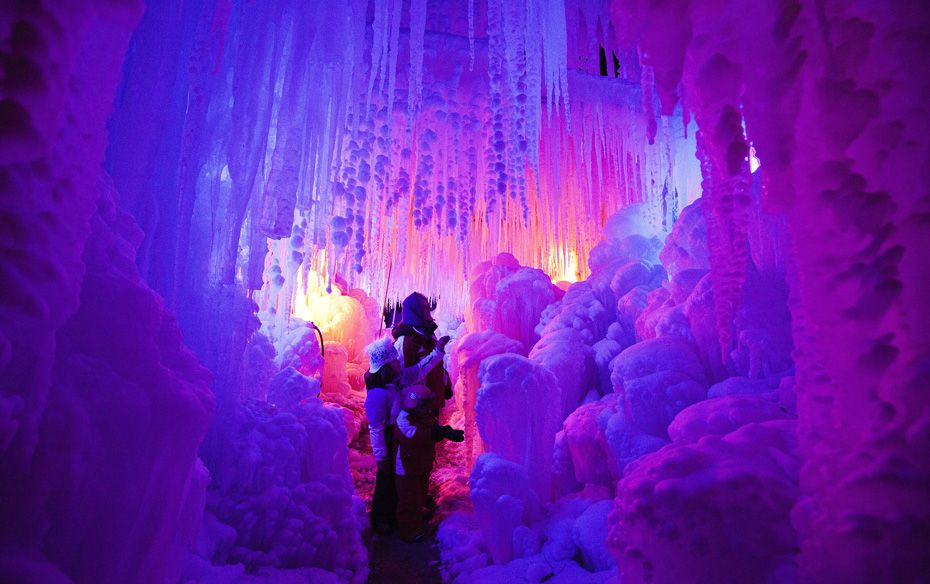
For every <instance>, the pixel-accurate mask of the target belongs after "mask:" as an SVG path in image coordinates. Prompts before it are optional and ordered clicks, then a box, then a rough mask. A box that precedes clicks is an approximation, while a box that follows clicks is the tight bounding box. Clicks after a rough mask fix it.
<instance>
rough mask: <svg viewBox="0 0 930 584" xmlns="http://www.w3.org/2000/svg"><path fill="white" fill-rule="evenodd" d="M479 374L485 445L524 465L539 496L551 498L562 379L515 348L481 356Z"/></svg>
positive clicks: (478, 411) (479, 409) (478, 404)
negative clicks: (553, 456)
mask: <svg viewBox="0 0 930 584" xmlns="http://www.w3.org/2000/svg"><path fill="white" fill-rule="evenodd" d="M478 380H479V382H480V384H481V385H480V387H479V388H478V399H477V402H476V403H475V415H476V419H477V423H478V430H479V432H481V440H482V441H483V442H484V447H485V450H486V451H487V452H491V453H494V454H497V455H499V456H500V457H501V458H504V459H506V460H509V461H511V462H514V463H516V464H519V465H521V466H522V467H523V468H524V469H525V471H526V472H527V474H528V477H529V482H530V485H531V487H532V488H533V490H534V492H535V494H536V496H537V497H538V498H539V500H540V501H544V502H545V501H548V500H549V498H550V495H551V493H550V485H549V476H550V474H551V472H552V470H551V469H552V447H553V442H554V440H555V434H556V432H558V430H559V425H560V423H561V419H562V418H561V409H562V403H561V400H560V391H559V385H558V380H557V379H556V378H555V376H554V375H553V374H552V373H551V372H550V371H549V370H548V369H547V368H545V367H544V366H542V365H539V364H538V363H536V362H535V361H532V360H530V359H527V358H526V357H523V356H520V355H516V354H513V353H504V354H502V355H495V356H492V357H489V358H487V359H485V360H484V361H482V363H481V365H480V367H479V369H478Z"/></svg>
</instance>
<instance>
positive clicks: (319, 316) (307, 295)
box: [291, 265, 351, 334]
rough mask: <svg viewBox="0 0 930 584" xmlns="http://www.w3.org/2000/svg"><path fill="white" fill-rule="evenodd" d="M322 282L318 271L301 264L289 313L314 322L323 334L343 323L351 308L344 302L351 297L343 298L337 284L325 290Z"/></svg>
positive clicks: (336, 328) (348, 300)
mask: <svg viewBox="0 0 930 584" xmlns="http://www.w3.org/2000/svg"><path fill="white" fill-rule="evenodd" d="M305 270H306V271H305ZM324 284H325V282H324V280H323V278H322V277H321V276H320V274H319V272H317V271H316V270H314V269H313V268H305V266H303V265H301V266H300V268H298V270H297V289H296V291H295V297H294V304H293V309H292V311H291V314H293V315H294V316H296V317H297V318H300V319H303V320H306V321H308V322H312V323H314V324H316V325H317V326H318V327H320V330H321V331H323V333H324V334H325V333H332V332H333V331H334V330H338V329H339V328H340V325H341V324H345V323H344V322H343V321H344V320H345V318H346V317H347V316H348V315H349V312H350V310H351V309H350V308H348V307H347V306H346V303H347V302H351V299H350V298H344V297H343V296H342V292H341V291H340V290H339V288H338V287H337V286H333V287H332V291H331V292H327V290H326V287H325V286H324Z"/></svg>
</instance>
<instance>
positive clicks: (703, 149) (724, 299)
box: [692, 53, 749, 358]
mask: <svg viewBox="0 0 930 584" xmlns="http://www.w3.org/2000/svg"><path fill="white" fill-rule="evenodd" d="M738 74H739V73H738V65H736V64H734V63H732V62H730V61H729V60H728V59H726V57H723V56H722V55H720V54H719V53H718V54H715V55H714V56H712V57H711V58H710V59H709V60H708V61H706V62H705V63H704V64H703V65H702V66H701V73H700V78H699V80H698V81H697V89H695V90H693V91H694V92H695V93H697V94H698V97H696V98H695V99H696V101H698V102H702V101H703V100H704V99H708V100H713V99H714V97H705V93H712V94H714V95H715V97H716V95H717V94H718V93H720V94H722V95H724V96H726V98H728V99H730V100H731V101H729V102H718V103H713V104H710V103H708V104H705V105H700V106H697V107H695V106H692V107H695V110H696V111H695V118H696V119H697V121H698V126H699V127H701V129H700V130H698V134H697V136H696V138H697V142H698V150H697V156H698V158H699V159H700V160H701V174H702V175H703V176H704V182H703V183H702V186H703V185H706V186H707V187H708V188H705V189H704V197H705V199H706V207H705V208H706V209H707V211H708V212H707V213H706V214H705V220H706V221H707V242H708V250H709V252H710V273H711V278H712V281H713V283H714V306H715V314H716V320H717V334H718V337H719V339H720V351H721V355H722V356H723V357H724V358H725V356H726V355H727V354H728V353H729V351H730V348H731V344H732V340H733V338H732V335H733V331H732V328H731V327H732V321H733V315H734V314H735V313H736V311H737V309H738V308H739V296H740V289H741V288H742V285H743V282H744V281H745V277H746V269H747V266H748V260H749V242H748V228H747V225H748V222H749V162H748V159H747V157H748V155H749V147H748V144H747V143H746V138H745V135H744V134H743V126H742V115H741V114H740V112H739V102H738V98H737V91H738V85H737V84H738ZM704 107H708V108H709V109H708V110H704V109H703V108H704Z"/></svg>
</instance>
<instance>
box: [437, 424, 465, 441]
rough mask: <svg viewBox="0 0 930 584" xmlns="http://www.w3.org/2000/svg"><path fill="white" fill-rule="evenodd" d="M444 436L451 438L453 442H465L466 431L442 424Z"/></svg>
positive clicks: (447, 438)
mask: <svg viewBox="0 0 930 584" xmlns="http://www.w3.org/2000/svg"><path fill="white" fill-rule="evenodd" d="M441 430H442V437H443V438H445V439H446V440H451V441H453V442H464V441H465V431H464V430H456V429H455V428H453V427H452V426H442V428H441Z"/></svg>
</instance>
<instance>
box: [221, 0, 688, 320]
mask: <svg viewBox="0 0 930 584" xmlns="http://www.w3.org/2000/svg"><path fill="white" fill-rule="evenodd" d="M274 4H275V6H266V5H265V3H258V4H254V3H243V4H242V5H239V6H237V10H238V12H237V13H236V14H234V15H226V19H227V22H226V26H227V27H228V30H226V33H225V34H226V37H224V38H228V39H230V40H229V42H235V43H238V46H237V50H236V59H235V62H234V63H232V68H233V71H232V76H231V77H232V82H231V84H229V85H227V84H215V85H214V86H213V87H212V90H213V91H215V92H220V93H221V94H223V95H225V96H226V98H227V100H228V99H229V97H231V101H232V103H233V117H234V118H235V117H236V115H237V113H238V115H239V116H240V117H241V118H242V119H241V120H236V119H233V120H232V121H233V123H232V127H233V133H236V132H237V131H238V132H242V133H245V134H247V135H246V136H244V138H245V139H240V140H239V143H238V144H232V143H231V144H230V145H229V147H228V148H227V152H228V153H229V155H228V156H227V157H226V159H225V160H224V157H222V156H220V157H217V158H215V159H214V160H215V163H216V164H224V163H225V164H226V167H227V168H226V172H222V171H216V172H212V173H210V176H211V177H213V180H227V181H231V182H232V183H233V186H232V188H233V190H235V189H236V186H235V183H237V182H238V183H240V186H239V188H245V189H249V188H254V189H255V190H256V194H257V195H258V198H259V201H260V202H259V204H258V205H257V211H256V215H257V216H255V217H253V218H252V219H251V220H250V221H251V223H250V225H251V226H252V228H253V229H254V228H255V226H256V225H257V227H258V231H259V232H260V233H261V234H262V235H263V236H265V237H267V238H269V239H270V240H282V239H288V240H289V242H290V243H289V245H288V246H286V249H284V248H282V246H280V245H271V246H269V249H270V250H271V253H272V256H273V258H272V260H271V261H270V263H268V262H266V265H270V266H272V269H273V270H274V273H273V274H271V273H270V272H268V271H266V276H265V280H266V282H267V281H270V279H273V278H272V276H273V277H276V278H284V279H285V280H287V279H288V278H289V277H291V278H293V277H295V276H296V274H297V273H298V270H297V268H298V267H299V266H300V265H301V264H306V266H305V267H306V268H307V269H305V270H304V272H303V273H310V272H311V270H313V271H316V272H318V273H321V274H323V275H324V277H325V278H326V279H327V280H331V279H332V278H333V277H334V276H335V275H336V274H340V275H342V276H343V277H345V278H347V279H348V280H349V283H350V284H351V285H352V286H357V287H361V288H364V289H366V290H367V291H368V292H369V293H370V294H372V295H374V296H376V297H382V296H387V295H390V296H395V295H397V294H399V293H400V292H401V291H403V290H413V289H416V290H423V291H427V292H429V293H432V294H435V295H437V296H440V297H442V298H445V299H447V300H446V301H445V302H446V306H445V308H448V309H450V310H452V311H456V312H461V309H462V308H463V307H464V302H465V298H464V297H463V295H462V294H461V291H462V290H465V289H467V279H468V270H469V269H470V268H471V267H472V266H473V265H474V264H476V263H477V262H480V261H482V260H484V259H486V258H488V257H492V256H494V255H496V254H497V253H499V252H501V251H508V252H511V253H513V254H514V255H515V256H516V257H517V258H519V259H520V261H521V262H523V263H524V264H525V265H531V266H536V267H539V268H541V269H543V270H545V271H546V272H547V273H549V274H550V275H552V276H553V278H554V279H555V280H559V279H564V280H569V281H574V280H578V279H581V278H584V277H585V276H586V275H587V254H588V251H589V250H590V249H591V248H592V247H593V246H594V245H595V244H596V243H597V241H598V240H599V239H600V237H601V234H602V228H603V225H604V222H605V220H606V218H607V217H609V216H610V215H611V214H613V213H614V212H615V211H616V210H618V209H619V208H621V207H623V206H624V205H627V204H630V203H634V202H645V203H647V204H648V205H650V206H651V207H652V208H653V209H654V213H653V216H654V223H655V229H656V232H657V233H659V232H661V231H662V230H663V229H664V228H667V226H669V225H670V224H671V221H672V220H674V217H675V215H676V214H677V210H678V209H680V208H681V207H683V206H684V205H685V204H687V203H688V202H689V201H690V200H692V199H693V198H695V197H696V196H697V192H698V190H699V178H698V177H697V164H696V161H695V160H694V158H693V152H694V143H693V138H690V137H689V136H688V133H687V129H686V127H685V126H684V124H683V122H682V120H681V118H680V117H679V118H665V119H663V120H661V123H659V124H658V125H657V124H656V120H655V114H654V110H655V105H654V104H653V103H652V96H651V93H649V94H648V95H647V96H646V97H645V98H644V97H643V95H644V94H643V93H642V92H641V91H640V90H639V87H638V81H639V78H640V71H639V69H638V63H633V65H631V66H628V67H626V69H628V70H627V71H623V72H621V75H620V77H621V78H617V77H616V76H615V75H613V73H614V71H612V72H611V73H612V74H611V75H609V76H607V77H602V76H600V75H598V71H599V67H598V60H597V59H598V53H599V51H600V50H601V47H603V46H605V45H608V43H609V40H610V36H611V33H610V31H606V30H604V29H603V26H601V25H600V24H599V21H598V20H597V18H596V16H592V17H586V16H585V15H584V11H577V10H574V11H572V13H571V14H566V10H565V3H564V2H561V1H548V0H541V1H538V2H526V3H512V2H503V1H500V0H489V2H487V3H486V4H485V3H484V2H478V3H475V2H474V1H470V2H468V3H467V6H464V5H462V6H459V5H457V3H448V4H449V6H447V7H443V8H437V9H436V11H435V12H436V13H434V11H432V10H431V11H430V12H429V13H428V12H427V7H426V4H427V3H426V1H425V0H413V1H412V2H410V3H409V4H408V6H409V9H408V8H407V7H405V6H404V3H403V2H402V1H401V0H373V1H372V2H370V3H369V2H368V1H367V0H354V1H352V2H348V3H346V4H344V5H340V6H339V7H338V8H334V9H333V10H335V11H336V13H335V14H333V13H331V12H330V11H327V12H326V14H322V12H323V11H314V10H308V9H306V7H305V6H304V5H303V4H302V3H300V2H296V1H294V2H290V3H289V2H280V3H274ZM453 5H454V6H453ZM440 11H445V13H439V12H440ZM459 12H461V14H459ZM260 23H266V24H260ZM271 23H275V24H274V25H272V24H271ZM214 24H215V23H214ZM218 42H220V43H223V42H226V41H218ZM220 46H222V44H221V45H220ZM208 56H211V57H212V53H209V52H208ZM582 57H583V58H582ZM219 58H220V59H222V55H221V56H220V57H219ZM205 60H207V61H208V60H209V59H205ZM570 62H571V63H572V66H571V67H570V66H569V63H570ZM575 62H578V63H580V65H575ZM625 79H635V80H636V81H637V83H634V82H630V81H627V80H625ZM569 95H572V101H571V103H570V102H569ZM215 97H216V98H217V99H220V98H221V97H222V96H220V95H217V96H215ZM644 105H645V106H646V110H647V111H646V112H645V115H644V109H643V107H644ZM239 126H244V127H239ZM237 127H239V130H236V128H237ZM231 139H235V136H231ZM650 142H654V144H651V145H650V144H649V143H650ZM247 149H251V151H250V152H246V151H245V150H247ZM255 152H259V153H261V155H255V154H254V153H255ZM253 167H254V168H253ZM678 167H681V168H680V169H679V168H678ZM221 169H222V167H221ZM242 184H245V186H244V187H243V186H241V185H242ZM252 241H253V242H254V239H253V240H252ZM253 245H254V244H253ZM282 250H284V251H283V252H282ZM251 255H252V256H253V257H254V253H253V254H251ZM324 258H325V259H324ZM250 271H252V272H253V273H254V269H250ZM269 274H271V275H269ZM389 278H390V279H389ZM277 289H278V290H281V291H282V293H286V294H293V293H294V290H295V289H296V287H295V286H293V285H290V286H284V287H283V288H280V287H279V288H277ZM450 299H451V300H450ZM291 301H292V300H287V299H285V300H284V304H287V303H288V302H291ZM275 302H276V304H278V305H279V306H280V304H281V300H280V299H278V300H276V301H275Z"/></svg>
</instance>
